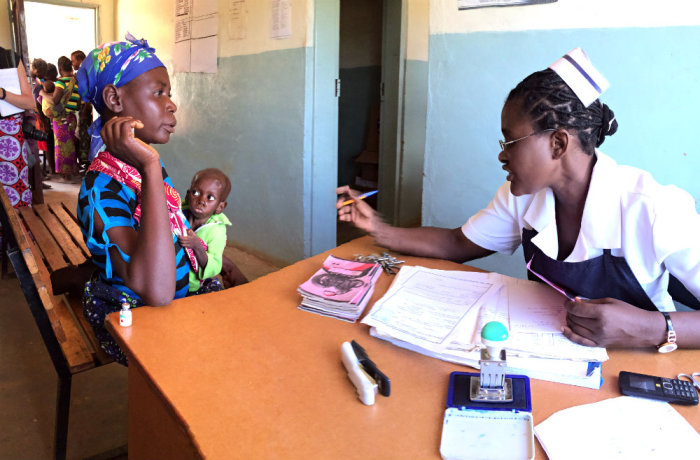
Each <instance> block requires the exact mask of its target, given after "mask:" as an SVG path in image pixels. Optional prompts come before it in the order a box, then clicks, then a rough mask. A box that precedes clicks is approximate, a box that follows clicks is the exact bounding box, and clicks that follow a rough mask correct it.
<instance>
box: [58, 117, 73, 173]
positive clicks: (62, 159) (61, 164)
mask: <svg viewBox="0 0 700 460" xmlns="http://www.w3.org/2000/svg"><path fill="white" fill-rule="evenodd" d="M51 124H52V125H53V136H54V147H53V150H54V158H55V159H56V163H55V164H56V172H57V173H59V174H78V155H77V151H76V144H77V141H78V138H77V137H76V135H75V128H76V127H77V125H78V119H77V117H76V116H75V112H69V113H67V114H66V116H65V117H63V118H59V119H55V120H52V121H51Z"/></svg>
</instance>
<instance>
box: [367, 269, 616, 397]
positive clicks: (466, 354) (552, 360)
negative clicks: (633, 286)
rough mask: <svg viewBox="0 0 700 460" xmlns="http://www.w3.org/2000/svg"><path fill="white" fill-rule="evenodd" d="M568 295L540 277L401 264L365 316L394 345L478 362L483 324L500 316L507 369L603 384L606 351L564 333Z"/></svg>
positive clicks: (588, 384) (593, 385) (473, 363)
mask: <svg viewBox="0 0 700 460" xmlns="http://www.w3.org/2000/svg"><path fill="white" fill-rule="evenodd" d="M565 300H566V299H565V297H563V296H562V295H561V294H559V293H557V292H556V291H554V290H553V289H551V288H549V287H547V286H546V285H544V284H542V283H537V282H534V281H527V280H521V279H517V278H511V277H509V276H505V275H500V274H498V273H476V272H463V271H445V270H434V269H429V268H425V267H414V266H405V267H403V268H402V269H401V271H400V272H399V274H398V275H397V277H396V279H395V280H394V282H393V284H392V285H391V287H390V288H389V290H388V291H387V292H386V294H385V295H384V296H383V297H382V298H381V299H379V300H378V301H377V302H376V303H375V304H374V306H373V307H372V309H371V310H370V312H369V313H368V314H367V315H366V316H365V318H364V319H363V320H362V322H363V323H365V324H368V325H370V326H372V328H371V329H370V334H372V335H373V336H376V337H379V338H382V339H384V340H388V341H390V342H392V343H394V344H396V345H398V346H401V347H404V348H408V349H410V350H414V351H417V352H419V353H423V354H426V355H429V356H433V357H437V358H440V359H443V360H446V361H451V362H456V363H460V364H465V365H468V366H472V367H476V368H478V367H479V357H480V349H481V348H482V346H483V345H482V344H481V328H482V327H483V325H485V324H486V323H488V322H489V321H500V322H502V323H503V324H505V325H506V327H508V330H509V331H510V338H509V339H508V342H507V343H506V345H505V348H506V350H507V351H508V369H509V373H512V374H518V373H521V374H525V375H528V376H530V377H531V378H536V379H542V380H550V381H554V382H561V383H568V384H572V385H579V386H583V387H587V388H600V385H601V377H600V376H601V363H602V362H603V361H605V360H607V359H608V355H607V352H606V351H605V349H604V348H596V347H584V346H581V345H578V344H575V343H573V342H571V341H570V340H569V339H567V338H566V337H564V335H563V334H562V333H561V327H562V326H563V325H564V324H565V320H566V311H565V310H564V306H563V305H564V301H565Z"/></svg>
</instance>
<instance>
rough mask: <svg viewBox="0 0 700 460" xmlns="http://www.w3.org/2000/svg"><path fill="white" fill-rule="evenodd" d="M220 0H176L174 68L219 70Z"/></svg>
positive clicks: (179, 69)
mask: <svg viewBox="0 0 700 460" xmlns="http://www.w3.org/2000/svg"><path fill="white" fill-rule="evenodd" d="M218 4H219V2H218V0H176V4H175V48H174V50H173V68H174V70H175V72H205V73H216V58H217V49H218V39H217V34H218V31H219V30H218V29H219V14H218Z"/></svg>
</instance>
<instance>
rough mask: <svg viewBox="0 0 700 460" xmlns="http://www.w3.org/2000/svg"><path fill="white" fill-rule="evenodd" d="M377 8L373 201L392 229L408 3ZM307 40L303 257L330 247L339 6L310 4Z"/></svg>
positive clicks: (389, 0)
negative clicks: (378, 103) (307, 130)
mask: <svg viewBox="0 0 700 460" xmlns="http://www.w3.org/2000/svg"><path fill="white" fill-rule="evenodd" d="M346 1H349V0H346ZM383 2H384V14H383V18H382V22H383V24H382V83H381V84H382V87H383V89H384V90H383V91H382V93H383V96H382V103H381V109H380V112H381V113H380V117H381V118H380V119H381V122H380V133H379V149H380V153H379V190H380V193H379V194H378V195H377V196H378V208H379V212H380V213H382V214H383V216H384V217H385V218H386V219H387V220H388V221H389V222H390V223H392V224H393V223H396V219H397V217H396V216H397V214H398V206H399V202H400V193H399V191H400V185H401V174H400V168H399V165H400V164H401V155H402V152H403V147H402V138H403V116H402V112H403V99H404V79H405V62H406V31H407V2H408V0H383ZM388 31H393V32H394V33H392V34H389V33H387V32H388ZM313 37H314V42H313V46H312V47H310V48H311V50H310V53H311V56H310V59H309V61H311V64H310V66H309V67H310V68H309V77H308V78H307V79H306V80H307V85H310V86H311V89H309V87H308V86H307V94H310V95H311V100H312V102H311V108H310V112H311V113H310V115H309V116H310V121H309V126H310V131H311V134H310V143H311V146H310V158H309V160H308V165H309V166H308V167H305V168H304V171H305V178H304V188H305V200H307V202H308V203H309V204H310V205H309V207H308V208H309V211H308V212H306V211H305V222H307V223H308V225H305V228H307V229H308V231H305V235H304V239H305V248H306V249H305V255H306V256H307V257H308V256H311V255H314V254H318V253H319V252H322V251H325V250H328V249H331V248H333V247H335V245H336V233H337V225H336V224H337V214H336V209H335V199H336V198H335V193H334V191H335V188H336V186H337V177H338V97H337V94H336V88H335V86H336V85H335V83H336V79H338V75H339V46H338V44H339V39H340V0H314V32H313ZM388 50H392V52H389V51H388ZM307 68H308V67H307ZM331 107H333V113H331ZM307 113H308V112H307ZM329 120H330V121H331V122H330V123H329ZM306 243H308V244H306Z"/></svg>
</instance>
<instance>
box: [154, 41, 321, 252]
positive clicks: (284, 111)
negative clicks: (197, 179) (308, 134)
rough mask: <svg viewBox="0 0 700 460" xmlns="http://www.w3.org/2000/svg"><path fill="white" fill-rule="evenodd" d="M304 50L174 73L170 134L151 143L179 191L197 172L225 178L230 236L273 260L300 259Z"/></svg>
mask: <svg viewBox="0 0 700 460" xmlns="http://www.w3.org/2000/svg"><path fill="white" fill-rule="evenodd" d="M306 53H307V49H306V48H297V49H291V50H284V51H271V52H266V53H261V54H257V55H249V56H237V57H229V58H219V62H218V73H216V74H211V75H208V74H184V73H181V74H176V75H175V76H172V77H171V78H172V83H173V93H174V95H175V100H176V102H177V103H178V111H177V113H176V116H177V120H178V125H177V131H176V133H175V134H174V135H173V136H172V137H171V140H170V142H169V143H168V144H166V145H163V146H156V148H157V149H158V151H159V152H161V154H162V155H163V160H164V162H165V164H166V167H167V168H168V172H169V173H170V175H171V176H172V178H173V181H174V183H175V186H176V188H177V189H178V191H180V192H181V193H183V194H184V192H185V191H186V190H187V187H188V186H189V184H190V180H191V177H192V175H193V174H194V173H195V172H196V171H197V170H199V169H202V168H207V167H218V168H220V169H222V170H223V171H224V172H225V173H226V174H227V175H228V176H229V178H230V179H231V183H232V189H231V193H230V195H229V199H228V207H227V208H226V211H224V212H225V214H226V215H227V216H228V217H229V218H230V219H231V221H232V222H233V226H232V227H230V229H229V239H230V240H233V241H235V242H236V243H237V244H241V245H244V246H247V247H249V248H252V249H255V250H258V251H262V252H264V253H266V254H269V255H270V256H272V257H275V258H277V259H280V260H285V261H294V260H298V259H301V258H303V257H304V248H305V246H307V245H305V241H304V216H305V214H304V202H305V201H308V199H309V196H308V194H307V195H305V194H304V188H303V177H304V176H303V164H304V155H305V152H308V148H307V145H306V144H305V137H304V136H305V132H304V126H305V116H306V114H305V108H306V105H305V97H306V95H305V91H306V87H305V78H306V68H305V65H306V61H307V57H306ZM333 175H334V173H333Z"/></svg>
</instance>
